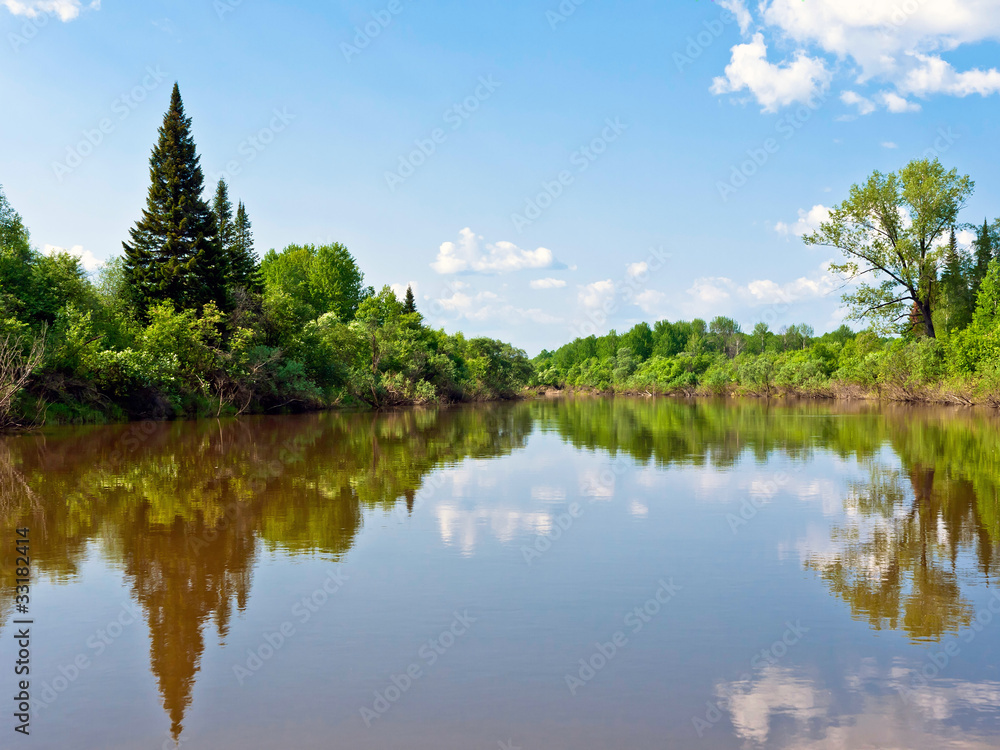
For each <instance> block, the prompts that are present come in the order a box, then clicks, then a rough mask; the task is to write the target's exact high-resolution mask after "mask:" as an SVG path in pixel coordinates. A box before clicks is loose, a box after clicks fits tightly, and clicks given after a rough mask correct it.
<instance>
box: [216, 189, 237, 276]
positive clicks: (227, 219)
mask: <svg viewBox="0 0 1000 750" xmlns="http://www.w3.org/2000/svg"><path fill="white" fill-rule="evenodd" d="M212 213H213V214H214V215H215V238H216V240H218V242H219V247H220V248H221V250H222V263H223V266H224V268H223V276H225V278H226V280H227V281H228V280H229V277H230V274H231V271H232V268H231V264H230V258H231V254H232V249H233V244H234V243H235V241H236V227H235V225H234V224H233V204H232V203H230V202H229V186H228V185H226V181H225V180H223V179H220V180H219V184H218V185H216V186H215V198H214V199H213V200H212Z"/></svg>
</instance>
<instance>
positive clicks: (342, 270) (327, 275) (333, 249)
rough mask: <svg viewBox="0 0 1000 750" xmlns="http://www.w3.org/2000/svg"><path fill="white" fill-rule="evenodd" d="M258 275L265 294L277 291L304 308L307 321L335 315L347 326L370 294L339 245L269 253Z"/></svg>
mask: <svg viewBox="0 0 1000 750" xmlns="http://www.w3.org/2000/svg"><path fill="white" fill-rule="evenodd" d="M261 274H262V275H263V278H264V283H265V285H266V287H267V289H268V292H271V291H272V290H279V289H280V290H281V291H283V292H284V293H286V294H287V295H289V296H290V297H291V298H292V299H294V300H295V301H296V302H298V303H299V304H301V305H304V306H305V308H304V309H308V311H309V312H308V313H307V314H308V315H309V317H310V318H317V317H319V316H320V315H323V314H325V313H334V314H335V315H336V316H337V317H338V318H340V320H342V321H344V322H349V321H351V320H353V319H354V316H355V314H356V313H357V310H358V306H359V305H360V304H361V301H362V300H363V299H365V298H366V297H367V296H370V294H371V291H370V290H369V289H366V288H365V287H364V286H363V284H364V274H362V273H361V271H360V269H359V268H358V265H357V263H356V262H355V260H354V258H353V257H352V256H351V254H350V252H348V250H347V248H346V247H344V246H343V245H341V244H340V243H339V242H338V243H335V244H333V245H323V246H321V247H316V246H315V245H289V246H288V247H286V248H285V249H284V250H282V251H281V252H280V253H277V252H275V251H274V250H269V251H268V253H267V255H265V256H264V260H263V262H262V263H261ZM303 322H304V321H303Z"/></svg>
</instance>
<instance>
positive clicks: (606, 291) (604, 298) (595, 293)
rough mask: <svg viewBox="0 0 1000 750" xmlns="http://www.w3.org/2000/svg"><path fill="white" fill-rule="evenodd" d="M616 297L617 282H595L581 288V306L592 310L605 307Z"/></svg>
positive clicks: (608, 280)
mask: <svg viewBox="0 0 1000 750" xmlns="http://www.w3.org/2000/svg"><path fill="white" fill-rule="evenodd" d="M614 296H615V282H613V281H612V280H611V279H605V280H604V281H595V282H594V283H593V284H587V285H586V286H584V287H581V288H580V294H579V299H580V304H581V305H583V306H584V307H586V308H588V309H590V310H597V309H600V308H602V307H604V306H605V305H606V304H607V303H608V302H610V301H611V300H612V299H613V298H614Z"/></svg>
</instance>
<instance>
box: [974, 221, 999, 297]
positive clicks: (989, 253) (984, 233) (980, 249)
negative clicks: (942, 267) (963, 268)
mask: <svg viewBox="0 0 1000 750" xmlns="http://www.w3.org/2000/svg"><path fill="white" fill-rule="evenodd" d="M993 244H994V243H993V235H992V233H991V232H990V226H989V224H988V223H987V222H986V219H983V228H982V229H980V230H979V235H978V236H977V237H976V241H975V246H976V257H975V265H974V266H973V267H972V296H973V299H975V298H976V296H977V295H978V294H979V287H980V285H981V284H982V283H983V279H985V278H986V274H987V272H988V271H989V268H990V261H991V260H993V253H994V250H995V249H996V248H994V247H993Z"/></svg>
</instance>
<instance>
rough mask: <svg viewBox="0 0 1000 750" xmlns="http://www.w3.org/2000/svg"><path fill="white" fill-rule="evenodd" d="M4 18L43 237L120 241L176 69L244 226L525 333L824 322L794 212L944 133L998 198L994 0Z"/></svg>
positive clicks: (13, 112)
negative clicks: (698, 321)
mask: <svg viewBox="0 0 1000 750" xmlns="http://www.w3.org/2000/svg"><path fill="white" fill-rule="evenodd" d="M0 34H2V38H0V93H2V100H3V104H4V116H3V117H2V118H0V144H2V151H0V183H2V184H3V187H4V190H5V192H6V193H7V196H8V198H9V199H10V201H11V203H12V204H13V205H14V206H15V208H17V209H18V210H19V211H20V212H21V214H22V215H23V217H24V219H25V221H26V223H27V224H28V226H29V228H30V229H31V232H32V238H33V241H34V243H35V244H36V245H37V246H38V247H39V248H42V249H44V248H47V247H61V248H67V249H72V250H73V251H74V252H76V253H78V254H81V255H82V256H83V257H84V258H85V260H86V262H87V263H88V265H90V266H91V267H93V266H94V265H95V264H96V263H98V262H100V261H101V260H104V259H107V258H108V257H110V256H112V255H115V254H118V253H119V252H120V250H121V241H122V240H123V239H125V238H126V237H127V232H128V229H129V227H130V226H131V225H132V223H133V222H134V221H135V220H136V219H137V218H138V217H139V214H140V211H141V209H142V207H143V205H144V201H145V195H146V189H147V180H148V163H147V160H148V157H149V152H150V149H151V148H152V146H153V143H154V141H155V138H156V128H157V127H158V125H159V123H160V121H161V119H162V116H163V112H164V110H165V109H166V106H167V103H168V100H169V94H170V86H171V85H172V84H173V82H174V81H175V80H177V81H179V83H180V86H181V91H182V94H183V96H184V101H185V105H186V107H187V110H188V114H189V115H191V116H192V117H193V119H194V134H195V139H196V141H197V143H198V147H199V152H200V154H201V157H202V165H203V167H204V170H205V173H206V177H207V178H208V179H209V180H210V181H212V180H215V179H217V178H218V176H220V175H223V174H226V175H228V181H229V183H230V191H231V195H232V196H233V197H234V198H237V199H241V200H243V201H244V202H245V203H246V204H247V208H248V210H249V212H250V216H251V219H252V221H253V223H254V230H255V235H256V240H257V248H258V250H259V251H261V252H263V251H266V250H267V249H268V248H272V247H274V248H280V247H283V246H284V245H287V244H290V243H306V242H313V243H321V242H330V241H340V242H343V243H344V244H346V245H347V246H348V247H349V248H350V250H351V251H352V253H354V255H355V257H356V258H357V259H358V261H359V263H360V265H361V267H362V269H363V270H364V272H365V275H366V280H367V282H368V283H369V284H372V285H374V286H376V287H380V286H382V285H383V284H395V285H399V286H398V287H397V288H400V289H403V288H405V285H406V284H407V283H412V284H413V285H414V288H415V290H416V293H417V298H418V306H419V307H420V309H421V310H422V311H423V312H424V314H425V316H426V317H427V318H428V319H429V320H430V322H431V323H432V324H435V325H440V326H443V327H445V328H446V329H447V330H450V331H454V330H463V331H465V332H466V333H467V334H470V335H490V336H496V337H500V338H504V339H506V340H509V341H512V342H514V343H515V344H517V345H519V346H521V347H524V348H525V349H527V350H528V351H529V353H532V354H534V353H536V352H537V351H538V350H540V349H541V348H543V347H548V348H552V347H555V346H557V345H559V344H561V343H564V342H565V341H567V340H569V339H570V338H571V337H573V336H574V335H578V334H586V333H589V332H591V331H595V332H597V333H603V332H605V331H607V330H608V329H609V328H612V327H613V328H616V329H618V330H619V331H623V330H625V329H627V328H629V327H631V326H632V325H634V324H635V323H636V322H638V321H640V320H648V321H653V320H656V319H659V318H668V319H670V320H676V319H678V318H685V319H690V318H692V317H695V316H700V317H712V316H714V315H717V314H723V315H730V316H733V317H735V318H736V319H737V320H738V321H740V323H741V324H742V325H743V327H744V329H749V328H751V327H752V326H753V325H754V323H756V322H757V321H759V320H766V321H767V322H768V323H770V324H771V325H772V328H775V329H777V328H779V327H780V326H782V325H787V324H791V323H798V322H807V323H809V324H811V325H813V326H814V327H815V328H816V330H817V331H824V330H829V329H831V328H833V327H836V326H837V325H839V324H840V322H841V320H842V319H843V317H844V311H843V310H842V306H841V303H840V294H841V293H842V287H843V285H844V281H843V280H842V279H839V278H835V277H833V276H831V275H829V274H828V273H826V271H825V270H824V269H825V264H826V263H828V262H829V261H830V260H831V259H835V258H837V257H838V254H837V252H836V251H835V250H832V249H828V248H811V247H806V246H804V245H803V244H802V242H801V240H800V239H799V235H800V234H801V233H802V232H803V231H805V230H806V229H808V228H809V227H810V226H815V225H816V223H817V222H818V221H819V220H821V219H822V218H823V216H824V211H825V207H828V206H831V205H834V204H835V203H837V202H838V201H840V200H842V199H843V198H844V197H845V196H846V193H847V190H848V188H849V187H850V185H851V184H852V183H855V182H858V181H860V180H862V179H864V178H865V177H866V176H867V175H868V174H869V173H870V172H871V171H872V170H874V169H880V170H883V171H887V170H893V169H897V168H899V167H901V166H903V165H904V164H905V163H906V162H907V161H909V160H910V159H912V158H918V157H921V156H924V155H927V154H936V155H938V156H939V157H940V158H941V160H942V161H943V162H944V164H945V165H946V166H948V167H952V166H953V167H957V168H958V169H959V170H961V171H962V172H963V173H968V174H970V175H971V176H972V177H973V178H974V179H975V180H976V182H977V189H976V193H975V195H974V197H973V198H972V199H971V201H970V203H969V207H968V209H967V210H966V212H965V214H964V215H963V216H964V218H965V219H966V220H968V221H980V222H981V221H982V219H983V218H984V217H986V216H989V217H990V218H991V219H992V218H995V217H996V216H998V215H1000V175H998V173H997V170H996V168H995V165H996V164H997V157H998V150H1000V139H998V138H997V137H996V126H995V123H996V122H997V116H998V114H1000V109H998V101H1000V99H998V94H1000V72H998V71H997V70H996V67H995V66H996V60H997V52H998V47H997V40H998V38H1000V0H864V1H862V0H806V1H805V2H802V1H801V0H765V2H763V3H761V4H759V5H758V4H756V3H745V2H743V0H726V1H725V2H720V3H713V2H708V1H707V0H690V1H689V2H675V3H669V4H668V3H662V2H661V3H654V2H640V1H638V0H635V1H632V2H617V3H609V2H606V1H602V0H565V2H563V3H562V4H560V3H559V2H558V0H552V1H551V2H541V1H536V2H523V1H522V0H508V1H507V2H504V3H469V2H461V3H460V2H448V1H445V2H416V1H415V0H384V1H383V0H374V1H373V2H336V1H332V2H330V1H328V2H299V3H295V4H289V3H276V2H266V1H265V0H242V2H241V1H240V0H214V1H213V0H199V1H197V2H184V3H180V2H168V1H166V0H144V1H143V2H142V3H119V2H112V1H110V0H105V1H104V2H103V3H91V4H88V3H87V2H83V1H81V0H0ZM991 125H992V127H991ZM92 142H93V143H96V145H92ZM963 238H964V239H967V237H963ZM448 243H450V244H448Z"/></svg>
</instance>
